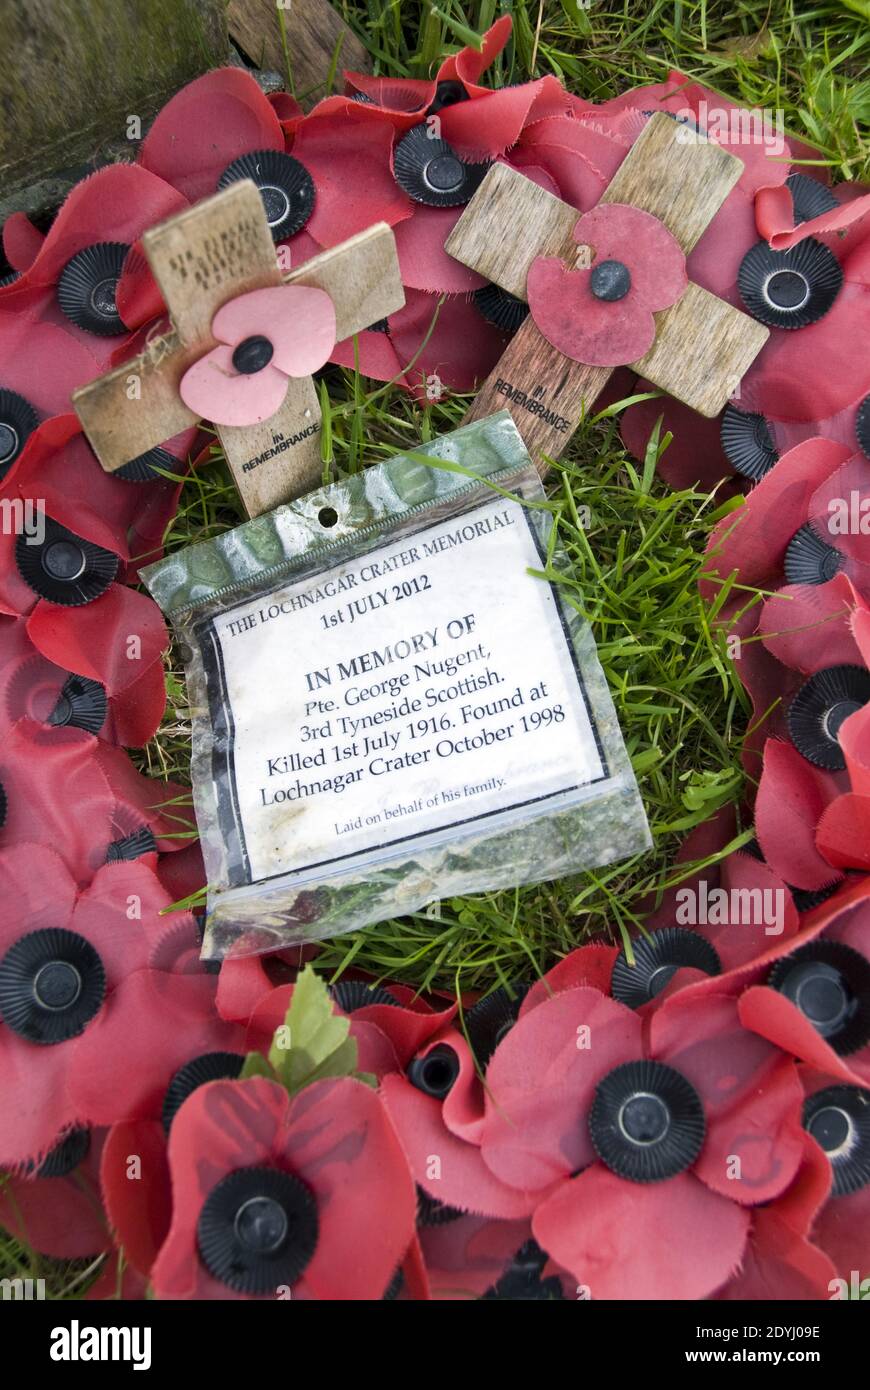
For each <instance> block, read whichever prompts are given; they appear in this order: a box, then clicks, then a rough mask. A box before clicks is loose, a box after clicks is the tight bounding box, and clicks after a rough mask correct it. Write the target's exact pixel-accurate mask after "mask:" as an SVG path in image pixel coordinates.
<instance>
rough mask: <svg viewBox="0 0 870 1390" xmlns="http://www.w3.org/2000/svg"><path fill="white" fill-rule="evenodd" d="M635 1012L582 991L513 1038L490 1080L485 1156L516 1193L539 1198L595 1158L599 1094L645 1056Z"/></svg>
mask: <svg viewBox="0 0 870 1390" xmlns="http://www.w3.org/2000/svg"><path fill="white" fill-rule="evenodd" d="M640 1039H641V1023H640V1020H639V1019H638V1017H637V1015H636V1014H635V1013H633V1012H632V1010H631V1009H627V1008H625V1006H624V1005H623V1004H618V1003H616V1002H615V1001H614V1000H611V999H607V998H605V996H604V995H602V994H600V993H599V992H598V991H597V990H593V989H589V988H588V987H586V986H580V987H579V988H576V989H571V990H566V991H564V992H562V993H559V994H555V995H553V997H552V998H551V999H548V1000H547V1001H546V1002H544V1003H542V1004H539V1005H538V1006H537V1007H536V1008H534V1009H532V1010H531V1011H530V1012H529V1013H528V1014H525V1015H524V1016H523V1018H522V1020H521V1022H519V1023H517V1025H516V1026H515V1027H514V1028H513V1029H512V1030H511V1031H510V1032H509V1033H508V1035H507V1037H506V1038H505V1039H504V1041H503V1042H502V1043H501V1044H500V1045H499V1047H498V1048H497V1049H496V1051H495V1054H494V1056H493V1058H492V1061H491V1062H490V1064H489V1067H488V1068H487V1074H486V1120H485V1123H484V1127H483V1133H482V1136H481V1152H482V1154H483V1157H484V1159H485V1160H486V1163H487V1165H488V1167H489V1168H490V1169H491V1170H492V1172H493V1173H495V1174H496V1176H497V1177H499V1178H500V1179H501V1180H502V1181H503V1182H506V1183H509V1184H510V1185H511V1186H512V1187H516V1188H519V1189H526V1190H531V1191H535V1190H538V1191H540V1189H542V1188H546V1187H549V1186H550V1185H551V1184H552V1183H554V1182H556V1181H557V1180H558V1179H559V1178H564V1177H566V1176H567V1175H568V1174H569V1173H573V1172H576V1171H577V1169H578V1168H582V1167H583V1166H584V1165H585V1164H587V1163H590V1162H591V1161H592V1159H593V1157H594V1150H593V1148H592V1143H591V1140H590V1137H589V1131H588V1126H587V1123H586V1117H587V1114H588V1111H589V1107H590V1106H591V1104H592V1099H593V1096H594V1093H595V1088H596V1086H597V1085H598V1083H599V1082H600V1081H601V1079H602V1077H604V1076H605V1075H606V1074H607V1073H608V1072H609V1071H610V1070H611V1069H612V1068H613V1067H614V1066H616V1065H618V1064H619V1063H620V1062H622V1061H624V1060H625V1058H626V1056H628V1057H633V1056H637V1055H639V1054H640Z"/></svg>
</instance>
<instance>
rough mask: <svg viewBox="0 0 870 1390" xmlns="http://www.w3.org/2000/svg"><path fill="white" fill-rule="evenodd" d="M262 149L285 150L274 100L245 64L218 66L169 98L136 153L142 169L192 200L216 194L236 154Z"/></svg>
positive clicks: (237, 155)
mask: <svg viewBox="0 0 870 1390" xmlns="http://www.w3.org/2000/svg"><path fill="white" fill-rule="evenodd" d="M264 149H270V150H283V149H284V136H283V133H282V131H281V126H280V124H279V122H278V117H277V116H276V114H275V112H274V110H273V108H272V106H271V104H270V103H269V101H268V99H267V98H266V97H265V96H264V94H263V92H262V91H261V90H260V88H259V87H258V86H257V83H256V82H255V81H254V79H253V77H251V76H249V74H248V73H247V72H245V70H244V69H243V68H217V69H216V70H215V71H214V72H208V73H206V74H205V76H204V77H199V78H197V79H196V80H195V81H194V82H189V83H188V84H187V86H186V87H182V89H181V91H180V92H178V93H177V94H176V95H175V96H174V97H173V98H172V100H171V101H169V102H167V104H166V105H165V106H164V107H163V109H162V111H160V112H159V114H158V115H157V117H156V119H155V120H154V123H153V125H152V126H151V129H150V130H149V132H148V134H147V135H146V137H145V139H144V140H143V141H142V145H141V148H140V150H139V156H138V157H139V163H140V164H141V165H142V166H143V168H144V169H147V170H149V171H150V172H151V173H152V174H156V175H158V176H159V177H160V178H161V179H164V180H165V181H166V182H167V183H169V184H172V185H174V186H175V188H177V189H179V190H180V191H181V192H182V193H183V194H184V196H185V197H186V198H190V199H191V200H192V201H193V200H195V199H197V198H202V197H205V196H206V195H207V194H209V193H214V191H215V189H216V188H217V184H218V179H219V177H220V175H221V174H222V173H223V171H224V169H225V168H226V167H227V165H228V164H230V163H232V161H233V160H234V159H238V158H239V156H240V155H244V154H248V153H249V152H250V151H251V150H264Z"/></svg>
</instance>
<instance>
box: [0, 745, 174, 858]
mask: <svg viewBox="0 0 870 1390" xmlns="http://www.w3.org/2000/svg"><path fill="white" fill-rule="evenodd" d="M0 784H2V786H3V790H4V792H5V795H6V820H5V822H4V824H3V827H2V829H0V846H2V847H3V849H6V850H10V851H12V850H14V849H15V848H16V847H19V848H21V846H22V845H26V844H28V843H36V844H40V845H44V846H47V847H48V848H50V849H52V850H53V851H54V852H55V853H57V854H59V855H60V856H61V858H62V859H63V861H64V863H65V864H66V865H67V867H68V869H69V871H70V873H71V874H72V875H73V877H74V878H75V880H76V881H77V882H78V883H82V884H84V883H87V882H89V881H90V879H91V878H92V877H93V875H94V873H95V872H96V871H97V869H98V868H99V867H100V866H101V865H102V864H104V863H105V862H106V856H107V853H108V851H109V847H110V845H112V844H113V843H114V842H115V841H118V840H121V839H124V838H126V837H127V836H129V835H132V834H134V833H137V832H141V831H143V830H145V829H148V830H150V831H151V833H152V834H153V836H154V841H155V845H156V849H157V850H159V851H161V852H166V851H174V850H177V849H184V848H185V846H186V845H187V843H188V842H189V841H190V839H191V838H192V837H193V835H194V833H195V832H194V829H193V810H192V806H191V804H190V792H189V791H187V790H185V789H184V788H181V787H179V786H177V785H175V784H173V783H171V782H164V783H161V782H157V781H155V780H154V779H153V778H150V777H144V776H143V775H142V774H141V773H140V772H138V771H137V770H136V769H135V768H134V767H133V765H132V763H131V762H130V760H129V758H128V757H127V755H126V753H124V752H123V750H122V749H120V748H114V747H112V746H111V745H109V744H106V743H101V742H100V741H99V740H97V739H95V738H94V737H93V735H91V734H89V733H87V732H86V731H85V730H84V729H73V728H46V727H44V726H43V725H40V724H36V723H35V722H34V721H33V720H30V719H20V720H19V721H18V722H17V723H16V724H15V725H14V726H13V727H12V728H11V729H10V731H9V733H8V734H7V736H6V738H5V739H4V743H3V748H2V751H0ZM22 852H23V851H22ZM154 857H155V861H156V855H155V856H154Z"/></svg>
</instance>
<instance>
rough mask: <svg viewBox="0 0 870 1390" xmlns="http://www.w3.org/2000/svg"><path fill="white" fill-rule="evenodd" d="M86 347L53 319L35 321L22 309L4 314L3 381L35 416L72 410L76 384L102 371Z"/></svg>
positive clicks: (0, 325)
mask: <svg viewBox="0 0 870 1390" xmlns="http://www.w3.org/2000/svg"><path fill="white" fill-rule="evenodd" d="M100 371H101V366H100V362H99V361H98V360H97V358H96V357H95V356H94V353H93V352H92V351H91V350H90V348H89V347H88V345H87V344H86V343H84V342H82V341H79V340H77V339H75V338H72V337H71V335H70V334H69V333H66V332H65V331H64V329H62V328H59V327H56V326H55V325H54V324H51V323H32V322H31V321H30V320H29V319H27V318H26V317H25V316H24V315H23V314H21V313H9V312H7V313H0V385H2V386H3V387H4V388H5V389H6V390H7V391H15V392H16V393H17V394H18V395H19V396H23V397H24V399H25V400H27V401H29V402H30V404H31V405H32V406H33V407H34V409H35V410H36V412H37V414H39V415H42V416H47V415H63V414H65V413H66V412H68V411H69V410H71V409H72V407H71V404H70V396H71V394H72V392H73V391H74V390H75V389H76V387H77V386H82V385H83V384H84V383H85V382H87V381H93V379H94V377H97V376H99V375H100Z"/></svg>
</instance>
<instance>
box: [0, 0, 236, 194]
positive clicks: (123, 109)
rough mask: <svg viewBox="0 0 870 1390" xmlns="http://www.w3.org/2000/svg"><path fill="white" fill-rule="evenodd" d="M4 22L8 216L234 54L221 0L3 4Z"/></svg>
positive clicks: (0, 162)
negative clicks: (38, 183) (133, 119)
mask: <svg viewBox="0 0 870 1390" xmlns="http://www.w3.org/2000/svg"><path fill="white" fill-rule="evenodd" d="M0 24H2V35H3V50H4V61H3V63H2V65H0V111H2V113H3V119H2V121H0V189H2V197H3V201H4V202H5V201H6V199H7V197H9V198H10V200H12V199H13V198H14V203H13V206H12V207H10V208H9V211H13V210H17V209H20V208H22V207H23V203H24V200H23V199H22V198H20V197H17V196H16V190H17V189H19V188H21V186H22V185H26V184H28V183H30V182H31V181H33V180H36V179H44V178H51V176H52V175H54V174H55V173H56V172H57V171H58V170H64V169H66V168H68V167H69V166H72V165H76V164H78V163H79V161H85V160H90V159H92V158H94V157H95V156H97V157H99V156H100V155H101V154H102V153H103V151H104V150H105V149H106V147H107V146H109V145H113V144H114V143H115V142H116V141H120V142H124V143H126V141H127V138H128V136H127V122H128V117H129V116H132V115H137V116H139V118H140V120H141V122H142V126H143V128H147V126H148V124H149V122H150V120H151V117H152V116H154V115H155V114H156V112H157V111H159V109H160V107H161V106H162V105H163V103H164V102H165V101H168V100H169V98H170V97H171V96H172V95H173V94H174V93H175V92H177V91H178V89H179V87H183V86H184V84H185V83H186V82H190V81H192V79H193V78H195V77H198V76H199V75H200V73H203V72H206V71H207V70H208V69H209V68H210V67H217V66H220V64H222V63H225V62H226V61H227V56H228V52H227V26H226V17H225V14H224V0H87V4H83V3H82V0H2V4H0ZM133 138H136V137H133ZM128 151H129V153H128V156H127V157H132V154H133V153H134V147H133V146H132V145H131V146H128ZM115 157H116V158H117V156H115ZM4 215H5V214H4ZM2 220H3V217H2V216H0V221H2Z"/></svg>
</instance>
